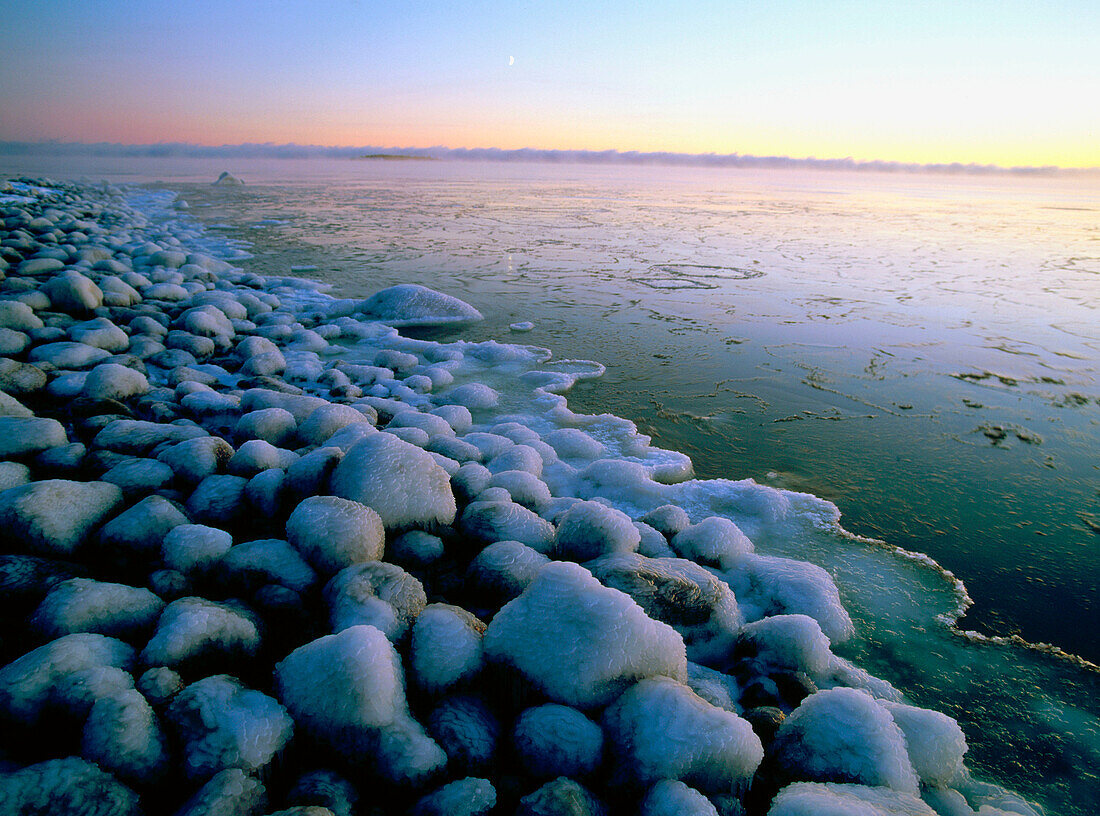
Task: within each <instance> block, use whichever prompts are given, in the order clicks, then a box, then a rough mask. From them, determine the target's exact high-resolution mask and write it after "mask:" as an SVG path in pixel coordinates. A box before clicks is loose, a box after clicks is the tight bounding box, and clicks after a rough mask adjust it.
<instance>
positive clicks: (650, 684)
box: [603, 677, 764, 793]
mask: <svg viewBox="0 0 1100 816" xmlns="http://www.w3.org/2000/svg"><path fill="white" fill-rule="evenodd" d="M603 722H604V729H605V731H606V734H607V740H608V746H609V748H610V750H611V752H612V754H613V756H614V759H615V775H616V777H617V778H619V779H621V780H622V781H624V782H627V783H630V784H633V785H636V786H638V787H643V788H645V787H648V786H650V785H652V784H653V783H654V782H657V781H659V780H661V779H679V780H681V781H683V782H686V783H687V784H690V785H692V786H693V787H696V788H698V789H699V790H701V791H704V792H707V793H739V792H741V791H743V790H745V789H746V788H747V787H748V784H749V782H750V781H751V780H752V778H753V774H755V773H756V769H757V767H758V766H759V765H760V762H761V760H762V759H763V758H764V747H763V745H761V743H760V738H759V737H758V736H756V734H755V733H754V732H753V730H752V726H750V725H749V723H748V722H746V721H745V720H743V719H741V718H740V717H738V716H737V715H736V714H734V713H733V712H730V711H726V710H724V709H721V708H718V707H716V706H713V705H711V704H710V703H708V702H706V701H705V700H704V699H703V698H702V697H700V696H699V695H697V694H696V693H695V692H693V691H692V690H691V689H690V688H688V687H687V686H685V685H683V684H682V683H678V682H677V681H675V680H673V679H671V678H668V677H651V678H648V679H646V680H641V681H640V682H638V683H637V684H635V685H634V686H633V687H631V688H630V689H629V690H628V691H627V692H626V693H624V694H623V695H622V696H621V697H620V698H619V699H618V700H616V701H615V702H614V703H612V704H611V705H610V706H608V708H607V710H606V711H605V712H604V717H603Z"/></svg>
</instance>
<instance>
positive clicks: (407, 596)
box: [325, 561, 428, 643]
mask: <svg viewBox="0 0 1100 816" xmlns="http://www.w3.org/2000/svg"><path fill="white" fill-rule="evenodd" d="M325 599H326V600H327V601H328V605H329V618H330V620H331V622H332V628H333V630H334V631H336V632H339V631H341V630H343V629H347V628H349V627H352V626H358V625H361V624H369V625H371V626H374V627H376V628H378V629H380V630H381V631H383V632H385V634H386V636H387V637H388V638H390V640H392V641H394V642H395V643H396V642H397V641H399V640H400V639H401V638H402V637H404V635H405V633H406V632H407V631H408V629H409V627H410V626H411V625H412V624H413V622H414V621H415V620H416V618H417V616H418V615H419V614H420V613H421V612H422V611H423V609H424V607H425V606H427V603H428V599H427V595H426V594H425V592H424V585H423V584H421V583H420V581H418V580H417V579H416V578H414V577H413V576H412V575H409V573H407V572H405V570H403V569H401V567H399V566H397V565H396V564H388V563H386V562H384V561H368V562H364V563H361V564H355V565H353V566H350V567H347V568H346V569H343V570H341V571H340V572H338V573H336V575H335V576H334V577H333V578H332V580H331V581H329V582H328V584H327V585H326V586H325Z"/></svg>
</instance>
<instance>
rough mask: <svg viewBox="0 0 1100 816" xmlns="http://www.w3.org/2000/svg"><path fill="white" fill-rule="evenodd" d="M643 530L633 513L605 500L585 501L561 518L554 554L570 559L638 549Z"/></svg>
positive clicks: (596, 556)
mask: <svg viewBox="0 0 1100 816" xmlns="http://www.w3.org/2000/svg"><path fill="white" fill-rule="evenodd" d="M639 541H641V534H640V533H639V532H638V530H637V529H636V528H635V527H634V523H633V522H632V521H631V520H630V516H628V515H627V514H626V513H623V512H622V511H621V510H615V509H613V508H611V507H608V506H607V505H605V504H600V503H599V502H592V501H582V502H578V503H577V504H574V505H573V506H572V507H570V508H569V509H568V510H566V511H565V514H564V515H562V517H561V519H560V520H559V521H558V529H557V533H556V534H555V535H554V549H553V552H554V554H555V555H556V556H557V557H558V558H561V559H563V560H566V561H591V560H592V559H593V558H599V557H600V556H601V555H610V554H611V553H626V552H634V551H635V550H637V549H638V542H639Z"/></svg>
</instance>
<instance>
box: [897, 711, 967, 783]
mask: <svg viewBox="0 0 1100 816" xmlns="http://www.w3.org/2000/svg"><path fill="white" fill-rule="evenodd" d="M879 705H881V706H882V707H883V708H885V709H886V710H887V711H889V712H890V716H891V717H893V718H894V722H895V723H896V724H897V726H898V728H900V729H901V732H902V733H903V734H904V735H905V744H906V747H907V748H908V750H909V759H910V761H911V762H912V763H913V770H914V771H916V773H917V776H918V777H919V778H920V780H921V782H923V783H925V784H926V785H930V786H932V787H946V786H948V785H950V784H951V782H952V781H954V780H955V779H956V778H958V777H959V775H960V774H962V773H964V769H963V754H965V753H966V750H967V745H966V736H965V735H964V734H963V731H962V729H961V728H959V724H958V723H957V722H955V720H953V719H952V718H951V717H948V716H947V715H946V714H943V713H941V712H939V711H930V710H929V709H927V708H917V707H916V706H911V705H906V704H905V703H895V702H891V701H889V700H879Z"/></svg>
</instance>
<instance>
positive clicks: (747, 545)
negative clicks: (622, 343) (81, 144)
mask: <svg viewBox="0 0 1100 816" xmlns="http://www.w3.org/2000/svg"><path fill="white" fill-rule="evenodd" d="M146 203H147V204H148V205H149V206H148V207H145V208H143V209H137V208H135V207H133V206H131V204H130V203H128V201H127V198H126V196H125V195H124V193H123V191H121V190H119V189H117V188H114V187H111V186H108V185H100V186H89V185H85V186H74V185H70V184H62V183H58V182H52V181H46V180H37V181H31V180H26V179H21V180H16V181H11V182H0V218H2V226H3V230H2V236H3V237H2V241H0V453H2V455H0V539H2V541H3V547H2V554H0V615H2V622H3V629H2V631H3V635H2V640H0V720H2V728H0V734H3V736H2V737H0V812H3V813H21V814H38V813H43V814H45V813H50V814H89V815H90V814H137V813H148V814H155V813H179V814H196V815H197V814H205V813H219V814H241V815H242V816H244V815H245V814H247V815H248V816H260V814H274V813H279V814H301V816H306V814H308V815H309V816H346V815H347V814H352V813H361V814H375V813H378V814H383V813H386V814H388V813H414V814H420V815H422V816H430V815H432V814H438V815H439V816H444V815H445V814H469V815H470V816H474V814H487V813H508V814H511V813H518V814H532V815H533V814H577V815H578V816H582V815H583V814H628V813H629V814H633V813H642V814H647V815H648V816H656V815H657V814H722V815H723V816H734V815H736V814H770V816H816V815H818V814H826V813H827V814H852V816H857V815H858V816H934V815H935V814H939V816H973V815H974V814H980V816H1009V815H1010V814H1013V815H1014V816H1029V815H1030V816H1035V815H1036V814H1038V813H1039V811H1038V810H1036V809H1034V808H1033V807H1032V806H1030V805H1028V804H1027V803H1026V802H1025V801H1024V800H1022V799H1021V798H1020V797H1018V796H1016V795H1014V794H1012V793H1010V792H1009V791H1006V790H1004V789H1002V788H999V787H997V786H994V785H990V784H986V783H983V782H981V781H978V780H976V779H974V778H973V777H972V776H971V775H970V773H969V771H968V770H967V768H966V766H965V764H964V754H965V752H966V741H965V737H964V735H963V733H962V731H961V729H960V728H959V726H958V725H957V724H956V723H955V721H954V720H952V719H951V718H949V717H947V716H946V715H943V714H940V713H938V712H936V711H932V710H928V709H923V708H918V707H915V706H912V705H910V704H908V703H907V702H906V701H905V700H904V699H903V698H902V695H901V694H899V693H898V691H897V690H896V689H894V688H893V687H892V686H891V685H890V684H889V683H887V682H885V681H884V680H881V679H877V678H875V677H873V676H871V675H870V674H868V673H867V672H866V671H864V670H862V669H860V668H859V667H857V666H855V665H853V664H852V663H850V662H849V661H847V660H845V659H842V658H841V657H839V656H837V655H836V654H834V653H833V650H832V647H833V645H834V644H836V643H839V642H842V641H844V640H845V639H846V638H849V637H851V635H852V634H853V623H852V620H851V618H850V617H849V614H848V613H847V611H846V610H845V609H844V607H843V606H842V604H841V602H840V598H839V594H838V592H837V589H836V586H835V585H834V583H833V580H832V578H831V577H830V575H829V574H828V573H827V572H826V571H825V570H823V569H821V568H820V567H817V566H814V565H812V564H809V563H806V562H803V561H798V560H793V559H790V558H783V557H779V556H776V555H769V554H767V553H766V552H764V551H760V552H758V551H757V546H758V545H759V546H762V542H767V541H771V540H777V539H782V538H784V537H792V536H804V535H808V534H810V533H808V532H807V531H813V530H815V529H823V528H828V527H835V525H836V522H837V517H836V509H835V508H834V507H833V506H832V505H830V504H828V503H827V502H824V501H821V500H818V499H816V498H814V497H812V496H807V495H804V494H795V493H788V492H784V491H778V490H774V489H771V488H766V487H763V486H760V485H756V484H754V483H752V482H751V481H746V482H730V481H724V480H715V481H708V482H703V481H698V480H694V479H692V478H691V476H692V472H691V463H690V461H689V460H688V459H687V458H686V457H684V456H682V455H679V454H676V453H674V452H669V451H663V450H659V449H657V448H654V447H652V446H651V445H650V444H649V441H650V440H649V439H648V437H646V436H644V435H642V434H639V433H638V432H637V430H636V428H635V427H634V426H633V424H631V423H630V422H628V421H626V420H623V419H620V418H617V417H613V416H609V415H602V416H582V415H577V414H574V413H573V412H571V411H570V410H569V408H568V405H567V403H566V400H565V397H564V396H563V395H564V394H565V393H566V392H567V391H568V390H569V388H570V387H571V386H572V385H573V384H574V383H575V382H576V381H577V380H578V379H579V378H582V377H589V376H596V375H598V374H599V373H600V368H599V366H598V365H596V364H593V363H588V362H584V361H554V360H552V359H551V356H550V353H549V352H548V351H547V350H545V349H540V348H535V347H531V346H524V345H515V344H506V343H499V342H494V341H486V342H468V341H463V340H455V341H452V342H442V341H427V340H421V339H414V338H412V337H409V336H405V335H402V334H401V333H400V331H399V329H400V328H404V327H416V326H450V327H453V328H454V329H455V330H456V332H457V331H458V330H459V329H460V328H461V327H462V326H463V325H465V324H468V323H470V322H473V321H477V320H479V319H480V317H481V315H480V314H479V313H478V312H477V310H476V309H475V308H474V307H472V306H470V305H469V304H466V303H464V302H463V301H461V300H459V299H457V298H455V297H453V296H451V295H447V294H443V293H439V292H434V291H432V290H430V289H427V288H425V287H422V286H417V285H415V284H406V285H403V286H398V287H392V288H391V289H387V290H383V291H382V292H379V293H377V294H375V295H374V296H372V297H371V298H368V299H367V300H348V299H343V300H340V299H334V298H331V297H328V296H327V295H325V294H324V293H322V292H320V291H318V288H317V287H316V286H315V285H312V284H310V283H308V282H305V281H299V280H295V279H293V278H272V277H268V278H264V277H260V276H257V275H254V274H248V273H245V272H244V271H242V270H240V269H238V268H236V267H234V266H233V264H232V263H231V262H230V261H231V260H232V257H231V256H230V260H226V259H225V258H224V257H223V258H219V257H216V256H217V255H218V254H222V253H221V252H220V251H221V250H223V249H225V248H226V247H225V246H220V247H219V246H218V245H216V244H215V243H212V242H211V240H209V239H208V237H207V236H205V235H204V234H203V232H202V230H201V228H200V227H198V226H197V225H195V223H194V222H191V221H189V220H187V219H183V218H161V217H156V218H154V217H150V212H152V211H153V210H156V211H157V212H160V211H161V210H164V209H165V204H166V201H165V200H164V199H146ZM157 208H160V209H159V210H158V209H157ZM762 549H763V548H762Z"/></svg>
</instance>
